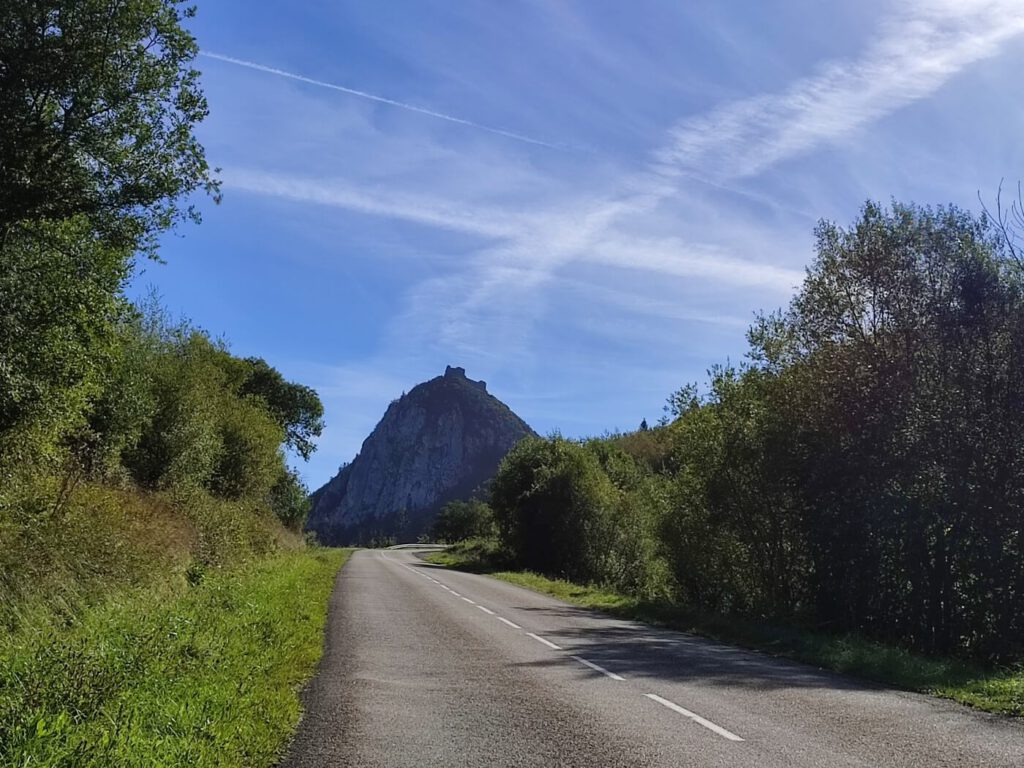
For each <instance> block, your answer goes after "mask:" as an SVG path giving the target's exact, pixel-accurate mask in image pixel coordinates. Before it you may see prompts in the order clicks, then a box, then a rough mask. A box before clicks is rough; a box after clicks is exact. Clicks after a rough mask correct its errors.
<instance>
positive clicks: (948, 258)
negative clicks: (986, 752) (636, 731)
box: [448, 204, 1024, 713]
mask: <svg viewBox="0 0 1024 768" xmlns="http://www.w3.org/2000/svg"><path fill="white" fill-rule="evenodd" d="M1012 224H1013V222H1012V220H1004V221H1002V222H993V221H992V220H991V219H989V218H987V217H980V218H979V217H974V216H971V215H969V214H967V213H965V212H962V211H959V210H956V209H952V208H936V209H930V208H920V207H915V206H909V205H899V204H894V205H892V206H891V207H890V208H888V209H886V208H883V207H881V206H878V205H875V204H868V205H867V206H865V208H864V209H863V211H862V213H861V216H860V218H859V219H858V220H857V221H856V222H855V223H854V225H853V226H852V227H849V228H840V227H838V226H836V225H834V224H831V223H822V224H821V225H820V226H819V228H818V230H817V252H816V256H815V259H814V261H813V263H812V264H811V266H810V268H809V269H808V272H807V277H806V279H805V281H804V284H803V286H802V287H801V289H800V290H799V291H798V293H797V294H796V296H795V298H794V299H793V301H792V303H791V304H790V306H789V307H788V308H787V309H786V310H784V311H780V312H776V313H773V314H769V315H764V316H762V317H760V318H758V320H757V322H756V323H755V324H754V325H753V327H752V328H751V329H750V332H749V334H748V338H749V342H750V352H749V354H748V357H747V360H746V361H745V362H743V363H742V364H740V365H732V364H726V365H720V366H716V367H714V368H713V369H712V370H711V372H710V380H709V382H708V383H707V385H706V386H705V387H699V386H697V385H689V386H685V387H683V388H681V389H680V390H679V391H678V392H676V393H674V394H673V395H672V397H671V398H670V400H669V405H668V407H667V414H666V418H665V419H664V420H663V423H662V424H661V425H660V426H658V427H657V428H654V429H642V430H639V431H637V432H634V433H631V434H626V435H611V436H608V437H605V438H601V439H594V440H584V441H575V440H567V439H564V438H562V437H559V436H557V435H556V436H553V437H551V438H548V439H540V438H528V439H526V440H524V441H522V442H521V443H519V444H518V445H517V446H516V448H515V449H513V451H512V452H511V453H510V454H509V455H508V457H507V458H506V459H505V461H504V463H503V464H502V466H501V469H500V470H499V472H498V475H497V477H496V479H495V481H494V485H493V488H492V494H493V498H492V506H493V515H494V519H495V521H496V523H497V526H498V531H499V541H498V543H497V544H496V545H491V546H490V547H489V555H488V556H487V558H489V559H490V560H491V561H492V562H494V561H496V562H497V563H498V564H499V565H502V566H504V567H508V566H511V567H513V568H517V569H525V570H529V571H533V572H536V573H538V574H543V575H545V576H548V577H554V578H561V579H566V580H568V581H570V582H574V583H577V584H590V585H600V586H604V587H606V588H608V589H610V590H611V591H612V592H614V593H615V594H618V595H619V596H620V597H622V598H623V599H627V601H633V602H634V603H635V602H637V601H641V602H642V601H647V602H648V603H660V604H661V605H663V606H670V607H671V606H676V608H675V609H672V610H675V613H676V615H677V616H678V615H679V614H680V609H682V608H685V609H686V611H687V612H688V615H689V616H691V617H692V616H694V615H700V616H704V617H708V616H719V617H729V618H731V619H733V620H735V621H734V622H733V625H736V626H738V625H737V624H736V622H740V623H743V622H746V623H747V624H749V623H750V622H751V621H753V622H755V623H761V624H763V625H766V624H771V625H778V626H789V627H796V628H801V629H803V630H807V631H811V632H814V633H818V634H819V635H821V634H824V635H830V636H832V637H849V636H856V637H861V638H870V639H874V640H877V641H882V642H884V643H887V644H891V645H894V646H898V647H902V648H906V649H909V650H912V651H916V652H919V653H923V654H927V655H933V656H953V657H960V658H963V659H968V660H971V661H972V663H975V662H976V663H980V664H983V665H993V664H995V665H1006V666H1008V667H1011V668H1012V667H1013V666H1014V665H1018V664H1020V663H1021V661H1022V660H1024V644H1022V638H1024V264H1022V262H1021V260H1020V258H1019V256H1020V253H1019V250H1018V248H1017V247H1016V242H1017V241H1016V240H1015V239H1014V238H1015V232H1014V231H1013V228H1012ZM464 527H465V526H464ZM485 549H486V548H485ZM476 552H477V554H480V550H479V549H478V550H477V551H476ZM448 558H449V561H451V560H453V559H455V560H457V559H458V558H457V556H452V555H449V556H448ZM487 558H485V560H486V559H487ZM471 561H473V558H471ZM474 562H475V565H476V567H485V566H486V562H483V563H482V562H480V560H479V558H476V560H475V561H473V562H471V563H470V564H471V565H472V564H474ZM670 613H671V611H670ZM702 622H703V625H704V626H710V624H709V623H708V622H707V621H706V620H702ZM682 623H683V624H684V625H687V626H689V627H693V626H695V625H696V626H700V625H701V622H692V621H691V620H689V619H688V620H686V621H684V622H682ZM727 623H728V622H727ZM719 625H721V622H719ZM733 635H734V636H736V637H738V638H739V639H742V638H741V637H739V636H740V635H742V633H733ZM747 635H748V636H750V633H747ZM796 655H800V654H799V653H797V654H796ZM827 656H828V654H827V653H821V654H818V655H817V656H814V655H813V654H812V655H811V656H808V655H807V654H804V657H808V658H814V659H815V660H818V661H819V662H821V663H829V661H828V658H827ZM878 674H880V675H881V676H882V677H883V678H887V679H890V680H893V681H894V682H899V676H898V675H894V674H892V673H888V674H887V673H885V672H884V670H883V671H880V672H879V673H878ZM1009 674H1010V677H1011V678H1012V677H1013V675H1012V672H1011V673H1009ZM925 687H934V686H925ZM1003 688H1004V691H1003V694H1005V695H1003V694H1001V695H1002V696H1003V698H1002V699H1001V701H1000V702H999V703H998V705H995V708H997V709H1000V710H1001V711H1014V712H1018V713H1020V712H1024V685H1022V684H1021V681H1020V679H1019V678H1017V679H1016V681H1015V682H1011V683H1007V684H1006V685H1005V686H1003ZM962 698H964V699H965V700H966V699H968V698H969V697H966V696H965V697H962ZM982 698H983V697H982Z"/></svg>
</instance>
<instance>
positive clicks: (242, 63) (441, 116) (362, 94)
mask: <svg viewBox="0 0 1024 768" xmlns="http://www.w3.org/2000/svg"><path fill="white" fill-rule="evenodd" d="M199 55H200V56H205V57H206V58H208V59H216V60H217V61H225V62H227V63H228V64H236V65H238V66H239V67H248V68H249V69H255V70H257V71H259V72H266V73H268V74H271V75H278V76H279V77H287V78H288V79H289V80H298V81H299V82H300V83H309V84H310V85H316V86H319V87H321V88H330V89H331V90H332V91H341V92H342V93H347V94H349V95H350V96H358V97H359V98H361V99H367V100H369V101H376V102H377V103H378V104H388V105H389V106H392V107H398V108H399V109H405V110H408V111H409V112H416V113H418V114H421V115H427V116H428V117H436V118H437V119H438V120H447V121H448V122H449V123H457V124H458V125H465V126H468V127H470V128H476V129H478V130H481V131H487V132H488V133H494V134H497V135H498V136H504V137H506V138H509V139H515V140H516V141H522V142H526V143H527V144H534V145H536V146H538V147H547V148H548V149H558V150H564V149H566V147H563V146H558V145H557V144H551V143H549V142H546V141H541V140H540V139H533V138H530V137H529V136H523V135H522V134H521V133H513V132H512V131H505V130H502V129H501V128H492V127H491V126H489V125H481V124H480V123H474V122H473V121H472V120H464V119H463V118H461V117H455V116H454V115H446V114H445V113H444V112H435V111H434V110H432V109H424V108H423V107H417V106H416V105H414V104H406V103H405V102H402V101H395V100H394V99H388V98H385V97H384V96H376V95H374V94H372V93H367V92H366V91H357V90H356V89H355V88H346V87H345V86H343V85H337V84H335V83H327V82H324V81H323V80H314V79H313V78H311V77H306V76H304V75H297V74H295V73H294V72H285V71H284V70H283V69H276V68H275V67H268V66H266V65H264V64H258V63H256V62H255V61H246V60H245V59H236V58H235V57H234V56H225V55H224V54H223V53H213V52H212V51H202V52H200V54H199Z"/></svg>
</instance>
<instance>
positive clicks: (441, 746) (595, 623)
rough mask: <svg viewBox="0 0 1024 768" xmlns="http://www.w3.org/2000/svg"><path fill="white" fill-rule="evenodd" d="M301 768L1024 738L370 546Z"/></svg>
mask: <svg viewBox="0 0 1024 768" xmlns="http://www.w3.org/2000/svg"><path fill="white" fill-rule="evenodd" d="M303 702H304V707H305V715H304V716H303V720H302V723H301V724H300V726H299V731H298V733H297V735H296V739H295V741H294V743H293V744H292V747H291V751H290V753H289V755H288V757H287V758H286V760H285V762H284V764H283V765H284V766H286V767H287V768H313V767H314V766H317V767H320V766H360V767H361V768H372V767H373V766H387V767H388V768H400V767H401V766H418V767H420V768H422V766H432V765H437V766H481V767H482V768H484V767H486V768H500V767H502V766H538V767H543V768H553V767H554V766H614V767H616V768H617V767H618V766H623V767H625V766H674V767H681V766H695V767H696V766H701V767H702V768H711V767H714V766H722V767H725V766H728V767H729V768H742V767H744V766H750V768H775V767H776V766H777V767H779V768H782V767H783V766H785V767H786V768H793V767H796V766H808V767H813V768H822V767H823V766H829V767H831V766H837V767H846V766H861V767H863V768H868V767H870V768H877V767H879V766H908V767H910V766H913V767H914V768H934V767H937V766H964V767H967V766H970V767H971V768H975V767H976V766H977V767H980V766H1006V767H1007V768H1010V767H1011V766H1012V768H1021V767H1022V766H1024V726H1022V724H1021V723H1020V722H1018V721H1015V720H1011V719H1008V718H1002V717H997V716H991V715H985V714H982V713H978V712H974V711H971V710H968V709H966V708H964V707H961V706H959V705H956V704H953V703H950V702H945V701H940V700H937V699H932V698H929V697H926V696H921V695H917V694H910V693H903V692H898V691H892V690H886V689H883V688H880V687H875V686H872V685H870V684H867V683H864V682H861V681H857V680H853V679H850V678H845V677H842V676H838V675H834V674H830V673H825V672H821V671H819V670H817V669H814V668H812V667H808V666H804V665H801V664H796V663H792V662H786V661H780V660H777V659H772V658H769V657H767V656H764V655H761V654H757V653H752V652H748V651H743V650H739V649H736V648H733V647H731V646H726V645H721V644H718V643H715V642H711V641H707V640H703V639H700V638H695V637H692V636H690V635H686V634H683V633H678V632H672V631H668V630H660V629H655V628H651V627H647V626H644V625H641V624H636V623H633V622H628V621H620V620H617V619H612V618H608V617H606V616H603V615H601V614H598V613H595V612H592V611H587V610H584V609H580V608H576V607H573V606H570V605H567V604H565V603H562V602H560V601H558V600H554V599H552V598H549V597H546V596H543V595H539V594H536V593H533V592H530V591H528V590H524V589H521V588H519V587H515V586H512V585H510V584H506V583H504V582H500V581H497V580H494V579H489V578H487V577H485V576H478V575H474V574H468V573H459V572H455V571H449V570H446V569H442V568H437V567H434V566H430V565H428V564H426V563H423V562H422V561H420V560H419V559H418V558H416V557H415V555H413V554H411V553H409V552H400V551H370V550H364V551H360V552H357V553H355V554H354V555H353V557H352V559H351V560H350V561H349V563H348V564H347V565H346V566H345V568H344V569H342V571H341V573H340V574H339V576H338V582H337V585H336V589H335V592H334V595H333V597H332V602H331V606H330V615H329V623H328V629H327V639H326V649H325V654H324V658H323V660H322V662H321V665H320V669H319V672H318V674H317V676H316V677H315V678H314V679H313V681H312V682H311V683H310V685H309V686H308V687H307V689H306V691H305V692H304V694H303Z"/></svg>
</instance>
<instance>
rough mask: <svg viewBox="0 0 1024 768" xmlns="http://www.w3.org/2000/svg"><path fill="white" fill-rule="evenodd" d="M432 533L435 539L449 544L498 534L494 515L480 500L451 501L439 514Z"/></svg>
mask: <svg viewBox="0 0 1024 768" xmlns="http://www.w3.org/2000/svg"><path fill="white" fill-rule="evenodd" d="M432 532H433V535H434V538H435V539H437V540H439V541H446V542H449V543H451V542H456V541H465V540H466V539H480V538H487V537H490V536H493V535H494V534H495V532H496V528H495V525H494V513H493V512H492V511H491V508H490V506H488V504H487V503H486V502H483V501H480V500H479V499H470V500H469V501H450V502H448V503H447V504H445V505H444V506H443V507H441V511H440V512H438V514H437V519H436V520H435V521H434V526H433V531H432Z"/></svg>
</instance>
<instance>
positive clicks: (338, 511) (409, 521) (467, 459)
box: [306, 367, 533, 544]
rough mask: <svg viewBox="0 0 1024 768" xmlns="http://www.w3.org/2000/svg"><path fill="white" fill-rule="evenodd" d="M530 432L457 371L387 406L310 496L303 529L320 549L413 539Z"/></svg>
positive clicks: (490, 472) (484, 388)
mask: <svg viewBox="0 0 1024 768" xmlns="http://www.w3.org/2000/svg"><path fill="white" fill-rule="evenodd" d="M529 434H533V431H532V430H531V429H530V428H529V427H528V426H527V425H526V423H525V422H524V421H523V420H522V419H520V418H519V417H518V416H516V415H515V414H514V413H513V412H512V411H511V410H510V409H509V408H508V406H506V405H505V404H504V403H502V402H501V401H500V400H498V399H497V398H495V397H493V396H492V395H490V394H488V392H487V385H486V384H485V383H484V382H482V381H473V380H471V379H467V378H466V372H465V371H464V370H463V369H462V368H452V367H448V368H447V369H446V370H445V373H444V376H438V377H437V378H436V379H431V380H430V381H427V382H424V383H423V384H420V385H418V386H416V387H415V388H414V389H413V390H412V391H411V392H409V394H407V395H403V396H402V397H401V398H400V399H398V400H395V401H393V402H392V403H391V405H390V406H389V407H388V409H387V411H386V412H385V413H384V417H383V418H382V419H381V420H380V423H379V424H378V425H377V426H376V428H375V429H374V430H373V432H372V433H370V436H369V437H367V438H366V440H365V441H364V442H363V447H362V450H361V451H360V452H359V455H358V456H356V458H355V459H354V460H353V461H352V463H351V464H348V465H346V466H345V467H343V468H342V469H341V471H340V472H338V474H337V475H335V477H334V478H333V479H332V480H330V481H329V482H328V483H327V484H326V485H324V486H323V487H322V488H320V489H319V490H318V491H316V492H315V493H314V494H313V495H312V501H313V507H312V510H311V511H310V514H309V520H308V522H307V523H306V528H307V530H311V531H314V532H316V534H317V536H318V538H319V539H320V541H322V542H323V543H325V544H352V543H367V542H368V541H369V540H370V539H372V538H375V537H394V538H396V539H400V540H403V541H415V539H416V537H417V536H418V535H420V534H422V533H425V532H426V531H427V530H428V529H429V528H430V525H431V523H432V522H433V520H434V517H435V515H436V514H437V511H438V510H439V509H440V508H441V507H442V506H443V505H444V504H445V503H447V502H449V501H452V500H453V499H461V498H466V497H468V496H469V495H470V494H472V493H473V491H474V490H476V489H477V488H479V487H480V486H481V485H482V484H484V483H486V482H487V481H488V480H490V479H491V478H492V477H493V476H494V473H495V471H496V470H497V468H498V464H499V463H500V462H501V460H502V459H503V458H504V457H505V454H506V453H508V451H509V450H510V449H511V448H512V446H513V445H515V444H516V443H517V442H518V441H519V440H520V439H522V438H523V437H525V436H526V435H529Z"/></svg>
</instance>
